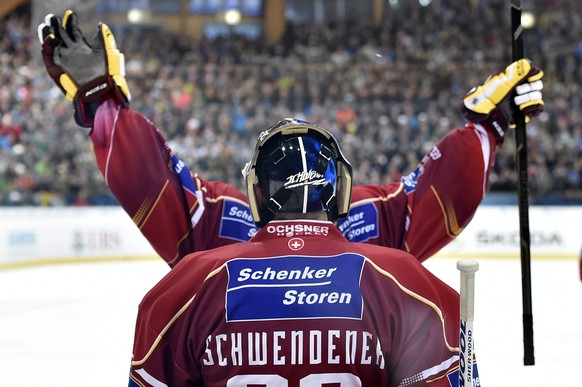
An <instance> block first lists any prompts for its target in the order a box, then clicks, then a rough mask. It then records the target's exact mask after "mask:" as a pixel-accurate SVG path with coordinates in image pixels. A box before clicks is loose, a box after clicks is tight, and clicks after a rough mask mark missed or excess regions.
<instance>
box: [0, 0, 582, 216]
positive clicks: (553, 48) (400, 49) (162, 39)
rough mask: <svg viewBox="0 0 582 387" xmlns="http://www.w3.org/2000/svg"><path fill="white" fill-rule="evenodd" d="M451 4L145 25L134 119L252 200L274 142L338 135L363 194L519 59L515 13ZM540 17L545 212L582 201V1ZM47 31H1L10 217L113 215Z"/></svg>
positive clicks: (0, 103)
mask: <svg viewBox="0 0 582 387" xmlns="http://www.w3.org/2000/svg"><path fill="white" fill-rule="evenodd" d="M411 3H413V2H411ZM437 3H438V4H439V5H438V7H439V9H430V7H427V8H422V7H420V6H411V7H410V8H408V9H407V10H406V17H403V14H402V13H398V12H394V11H392V10H386V12H385V15H384V17H383V22H382V24H381V25H380V26H373V25H371V24H369V23H366V22H329V23H326V24H323V25H289V26H288V28H287V30H286V32H285V34H284V36H283V38H282V39H281V41H279V42H268V41H267V40H266V39H259V40H256V41H250V40H247V39H245V38H243V37H240V36H239V37H236V36H234V37H230V38H228V39H227V38H218V39H217V40H214V41H208V40H206V39H201V40H193V39H191V38H187V37H184V36H176V35H172V34H170V33H167V32H163V31H159V30H131V29H125V30H118V31H117V34H116V37H117V41H118V45H119V47H120V49H121V50H122V51H123V52H124V53H125V57H126V69H127V74H128V75H127V78H128V82H129V86H130V90H131V92H132V96H133V99H132V107H133V108H134V109H136V110H138V111H141V112H143V113H144V114H145V115H146V116H148V117H149V118H150V119H151V120H152V121H153V122H154V123H155V124H156V125H157V126H158V127H159V128H160V129H161V130H162V132H163V133H164V134H165V135H166V137H167V138H168V139H169V141H170V145H171V146H172V148H173V149H174V150H175V151H176V152H177V153H178V154H179V155H180V156H181V157H182V158H183V159H184V161H185V162H186V164H187V165H189V166H190V167H191V168H192V169H193V170H194V171H196V172H198V173H199V174H200V175H201V176H202V177H204V178H207V179H211V180H221V181H227V182H229V183H232V184H234V185H236V186H238V187H241V188H242V177H241V173H240V170H241V167H242V166H243V165H244V163H245V162H246V161H248V159H249V158H250V155H251V152H252V147H253V146H254V142H255V139H256V136H257V135H258V133H259V132H260V131H261V130H263V129H265V128H266V127H268V126H269V125H270V124H271V123H273V122H276V121H277V120H278V119H280V118H282V117H289V116H293V117H300V118H304V119H307V120H309V121H313V122H316V123H318V124H320V125H322V126H323V127H326V128H328V129H330V130H331V131H332V132H334V133H335V135H336V136H337V137H338V139H339V141H340V143H341V144H342V146H343V150H344V153H345V154H346V156H347V157H348V159H349V160H350V161H351V162H352V164H353V166H354V172H355V174H354V179H355V182H356V183H379V184H385V183H387V182H389V181H395V180H399V179H400V178H401V177H402V175H403V174H407V173H408V172H410V171H412V169H414V167H415V166H416V164H417V163H418V162H419V161H420V159H421V158H422V156H423V155H424V154H426V153H427V152H428V151H429V150H430V149H431V148H432V146H433V145H434V144H435V143H436V142H437V141H438V140H439V139H440V138H442V137H443V136H444V135H445V134H446V133H447V132H448V131H449V130H451V129H453V128H454V127H459V126H462V125H463V119H462V116H461V114H460V108H459V106H460V102H461V100H462V98H463V95H464V94H465V92H466V91H467V90H468V89H469V88H470V87H472V86H475V85H478V84H480V83H482V82H483V81H484V78H485V77H486V76H487V74H489V73H491V72H494V71H495V70H497V69H499V68H500V66H504V65H506V64H508V63H510V61H511V60H510V47H511V42H510V40H509V33H508V31H509V30H510V27H509V20H505V19H509V17H507V18H505V17H501V16H500V15H505V14H508V11H507V10H506V9H505V7H506V6H507V2H505V1H495V0H489V1H476V2H471V3H472V4H473V6H472V7H468V6H467V1H465V0H455V1H443V2H437ZM436 6H437V5H435V7H436ZM539 7H541V8H540V9H537V10H536V13H537V15H538V23H537V26H536V28H535V29H532V30H528V31H527V33H526V47H527V56H528V57H530V58H532V59H534V61H535V62H536V63H538V64H539V65H540V66H541V67H542V68H543V69H544V71H545V74H546V75H545V78H544V85H545V89H544V100H545V102H546V110H545V112H544V113H543V114H542V115H541V116H540V117H539V118H537V119H535V120H533V121H532V122H531V123H530V124H528V147H529V149H528V154H529V156H528V157H529V176H530V192H531V194H532V199H533V202H534V203H535V200H536V199H539V198H542V197H544V196H547V195H556V194H559V195H562V196H564V197H571V196H578V197H581V196H582V126H581V125H582V124H581V122H582V121H581V120H580V116H581V114H582V89H581V85H582V83H581V81H582V67H581V66H580V62H581V61H582V38H581V36H582V32H581V31H580V27H576V26H581V25H582V20H581V19H582V14H580V13H579V12H576V9H577V8H576V7H577V5H576V1H574V0H571V1H568V0H554V1H545V2H541V3H540V5H539ZM36 23H37V21H34V20H31V16H30V10H29V9H27V8H26V7H24V8H20V9H19V10H18V11H17V12H14V13H11V14H9V15H8V16H7V17H6V18H4V20H2V21H1V23H0V66H1V67H0V82H1V85H2V86H1V87H0V118H1V119H0V205H41V206H49V205H52V206H54V205H88V204H113V203H115V201H114V199H113V198H112V197H111V195H110V193H109V191H108V189H107V187H106V186H105V183H104V181H103V178H102V176H101V175H100V173H99V171H98V169H97V166H96V163H95V161H94V157H93V154H92V151H91V148H90V146H91V145H90V141H89V140H88V139H87V135H88V130H86V129H83V128H80V127H78V126H76V124H75V123H74V121H73V119H72V106H71V103H70V101H68V100H66V99H65V98H64V97H63V96H62V94H61V92H60V90H59V89H58V88H57V87H55V86H54V84H53V83H52V80H51V79H50V77H48V75H46V72H45V70H44V67H43V66H42V63H41V61H40V53H39V48H38V43H37V42H36ZM92 33H93V31H91V34H92ZM514 152H515V147H514V141H513V139H512V136H509V137H508V138H507V139H506V143H505V144H504V147H503V149H502V150H501V151H500V152H498V158H497V164H496V166H495V170H494V172H493V173H492V175H491V181H490V183H491V192H505V191H512V190H515V183H516V180H517V179H516V172H515V167H514ZM461 162H462V161H461Z"/></svg>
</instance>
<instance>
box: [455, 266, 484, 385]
mask: <svg viewBox="0 0 582 387" xmlns="http://www.w3.org/2000/svg"><path fill="white" fill-rule="evenodd" d="M457 269H459V271H460V272H461V288H460V291H459V294H460V296H461V300H460V309H461V317H460V318H461V319H460V322H461V326H460V329H459V387H462V386H467V387H473V379H474V375H473V350H474V348H475V346H474V342H473V319H474V314H475V272H476V271H477V270H479V262H477V261H475V260H473V259H462V260H459V261H457Z"/></svg>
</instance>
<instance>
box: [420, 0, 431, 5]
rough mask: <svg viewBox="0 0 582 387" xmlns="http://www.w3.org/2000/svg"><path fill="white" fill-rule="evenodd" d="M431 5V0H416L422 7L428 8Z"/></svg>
mask: <svg viewBox="0 0 582 387" xmlns="http://www.w3.org/2000/svg"><path fill="white" fill-rule="evenodd" d="M430 3H432V0H418V4H420V5H421V6H422V7H428V6H429V5H430Z"/></svg>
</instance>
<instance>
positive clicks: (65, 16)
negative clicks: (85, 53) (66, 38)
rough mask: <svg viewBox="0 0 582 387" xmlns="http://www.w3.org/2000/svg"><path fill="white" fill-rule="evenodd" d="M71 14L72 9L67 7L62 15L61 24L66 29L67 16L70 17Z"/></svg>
mask: <svg viewBox="0 0 582 387" xmlns="http://www.w3.org/2000/svg"><path fill="white" fill-rule="evenodd" d="M72 14H73V11H71V10H70V9H67V10H66V11H65V14H64V15H63V21H62V22H61V25H62V26H63V28H64V29H67V23H68V22H69V18H70V17H71V15H72Z"/></svg>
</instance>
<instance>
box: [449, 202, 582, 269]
mask: <svg viewBox="0 0 582 387" xmlns="http://www.w3.org/2000/svg"><path fill="white" fill-rule="evenodd" d="M529 229H530V230H529V231H530V252H531V257H532V258H575V257H578V256H580V252H581V249H582V207H577V206H563V207H562V206H547V207H538V206H532V207H530V208H529ZM520 240H521V238H520V230H519V211H518V208H517V207H516V206H481V207H480V208H479V209H478V210H477V213H476V214H475V217H474V218H473V220H472V221H471V222H470V223H469V225H468V226H467V227H466V228H465V230H463V232H462V233H461V235H460V236H459V237H458V238H457V239H455V240H454V241H453V242H452V243H450V244H449V245H448V246H446V247H445V248H444V249H442V250H441V251H440V252H439V253H438V254H439V255H440V256H447V255H449V256H455V257H456V256H459V257H461V256H469V257H479V258H486V257H488V256H490V257H519V255H520Z"/></svg>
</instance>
